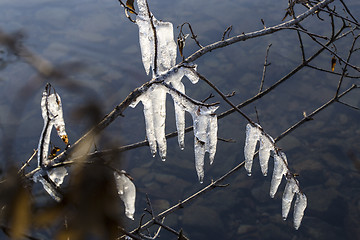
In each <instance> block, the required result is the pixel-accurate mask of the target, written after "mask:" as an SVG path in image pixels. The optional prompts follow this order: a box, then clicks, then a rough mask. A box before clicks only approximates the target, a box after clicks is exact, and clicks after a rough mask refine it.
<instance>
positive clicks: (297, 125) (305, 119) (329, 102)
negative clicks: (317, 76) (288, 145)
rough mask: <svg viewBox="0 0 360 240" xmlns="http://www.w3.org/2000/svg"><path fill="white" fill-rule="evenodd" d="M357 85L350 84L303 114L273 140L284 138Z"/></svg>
mask: <svg viewBox="0 0 360 240" xmlns="http://www.w3.org/2000/svg"><path fill="white" fill-rule="evenodd" d="M357 88H358V87H357V86H356V85H352V86H351V87H350V88H348V89H347V90H345V91H344V92H342V93H341V94H340V95H339V96H338V97H337V98H335V97H334V98H332V99H331V100H329V101H328V102H327V103H325V104H323V105H322V106H321V107H319V108H317V109H316V110H314V111H313V112H312V113H310V114H309V115H307V116H304V118H303V119H301V120H300V121H298V122H297V123H295V124H294V125H293V126H291V127H290V128H288V129H287V130H286V131H284V132H283V133H282V134H280V135H279V136H278V137H277V138H275V139H274V141H275V142H278V141H280V140H281V139H282V138H284V137H285V136H286V135H288V134H289V133H291V132H292V131H294V130H295V129H296V128H298V127H299V126H300V125H302V124H304V123H305V122H307V121H309V120H310V119H312V118H313V117H314V116H315V115H316V114H318V113H319V112H321V111H322V110H324V109H326V108H327V107H328V106H329V105H331V104H332V103H334V102H337V101H338V99H340V98H342V97H343V96H345V95H346V94H348V93H350V92H351V91H352V90H354V89H357Z"/></svg>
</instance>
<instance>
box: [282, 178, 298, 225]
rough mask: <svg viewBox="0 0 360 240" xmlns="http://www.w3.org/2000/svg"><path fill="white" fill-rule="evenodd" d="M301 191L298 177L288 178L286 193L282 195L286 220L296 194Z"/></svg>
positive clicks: (283, 213) (283, 214)
mask: <svg viewBox="0 0 360 240" xmlns="http://www.w3.org/2000/svg"><path fill="white" fill-rule="evenodd" d="M299 192H300V191H299V187H298V185H297V182H296V179H295V178H290V179H287V183H286V186H285V190H284V194H283V197H282V217H283V219H284V220H286V218H287V216H288V214H289V210H290V207H291V202H292V200H293V198H294V194H295V193H299Z"/></svg>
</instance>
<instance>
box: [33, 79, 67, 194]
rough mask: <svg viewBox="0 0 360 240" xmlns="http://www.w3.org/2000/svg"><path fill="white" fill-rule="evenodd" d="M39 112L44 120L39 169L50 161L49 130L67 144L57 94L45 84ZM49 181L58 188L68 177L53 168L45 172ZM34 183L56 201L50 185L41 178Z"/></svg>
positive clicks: (62, 170)
mask: <svg viewBox="0 0 360 240" xmlns="http://www.w3.org/2000/svg"><path fill="white" fill-rule="evenodd" d="M41 112H42V117H43V119H44V127H43V130H42V133H41V136H40V140H39V145H38V165H39V167H44V166H46V165H48V164H50V162H51V160H49V159H48V152H49V144H50V136H51V130H52V128H53V127H55V129H56V131H57V134H58V135H59V137H60V138H61V139H62V140H63V141H64V142H65V144H68V137H67V134H66V131H65V123H64V118H63V111H62V103H61V98H60V96H59V94H57V93H55V92H54V93H51V85H50V84H47V85H46V87H45V90H44V91H43V94H42V98H41ZM46 173H47V175H48V177H49V179H50V180H51V181H52V182H53V183H54V184H55V186H56V187H59V186H60V185H61V184H62V183H63V181H64V178H65V176H66V175H68V173H67V170H66V168H65V167H59V168H54V169H51V170H49V171H47V172H46ZM34 181H40V182H41V183H42V184H43V186H44V189H45V190H46V191H47V192H48V193H49V194H50V195H51V196H52V197H53V198H54V199H55V200H58V197H57V196H55V195H54V194H53V191H54V190H52V189H51V186H50V185H49V184H50V183H48V182H47V180H46V179H44V178H43V177H41V176H37V177H36V178H34Z"/></svg>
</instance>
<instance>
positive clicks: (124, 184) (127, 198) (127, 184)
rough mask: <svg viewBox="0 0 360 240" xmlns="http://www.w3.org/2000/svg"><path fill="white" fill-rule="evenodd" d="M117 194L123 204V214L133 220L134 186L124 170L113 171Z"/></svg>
mask: <svg viewBox="0 0 360 240" xmlns="http://www.w3.org/2000/svg"><path fill="white" fill-rule="evenodd" d="M114 177H115V183H116V187H117V190H118V194H119V196H120V198H121V200H122V201H123V202H124V205H125V215H126V216H127V217H128V218H130V219H132V220H134V213H135V198H136V188H135V185H134V183H133V182H132V181H131V180H130V178H129V177H128V176H127V175H126V173H125V172H124V171H122V172H121V173H118V172H114Z"/></svg>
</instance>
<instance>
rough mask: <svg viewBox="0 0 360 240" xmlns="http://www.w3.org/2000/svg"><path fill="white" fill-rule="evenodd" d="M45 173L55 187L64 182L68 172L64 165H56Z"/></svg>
mask: <svg viewBox="0 0 360 240" xmlns="http://www.w3.org/2000/svg"><path fill="white" fill-rule="evenodd" d="M47 174H48V176H49V178H50V179H51V181H53V182H54V183H55V185H56V186H57V187H60V185H61V184H62V183H63V182H64V178H65V177H66V176H67V175H68V172H67V170H66V168H65V167H57V168H53V169H51V170H49V171H47Z"/></svg>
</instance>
